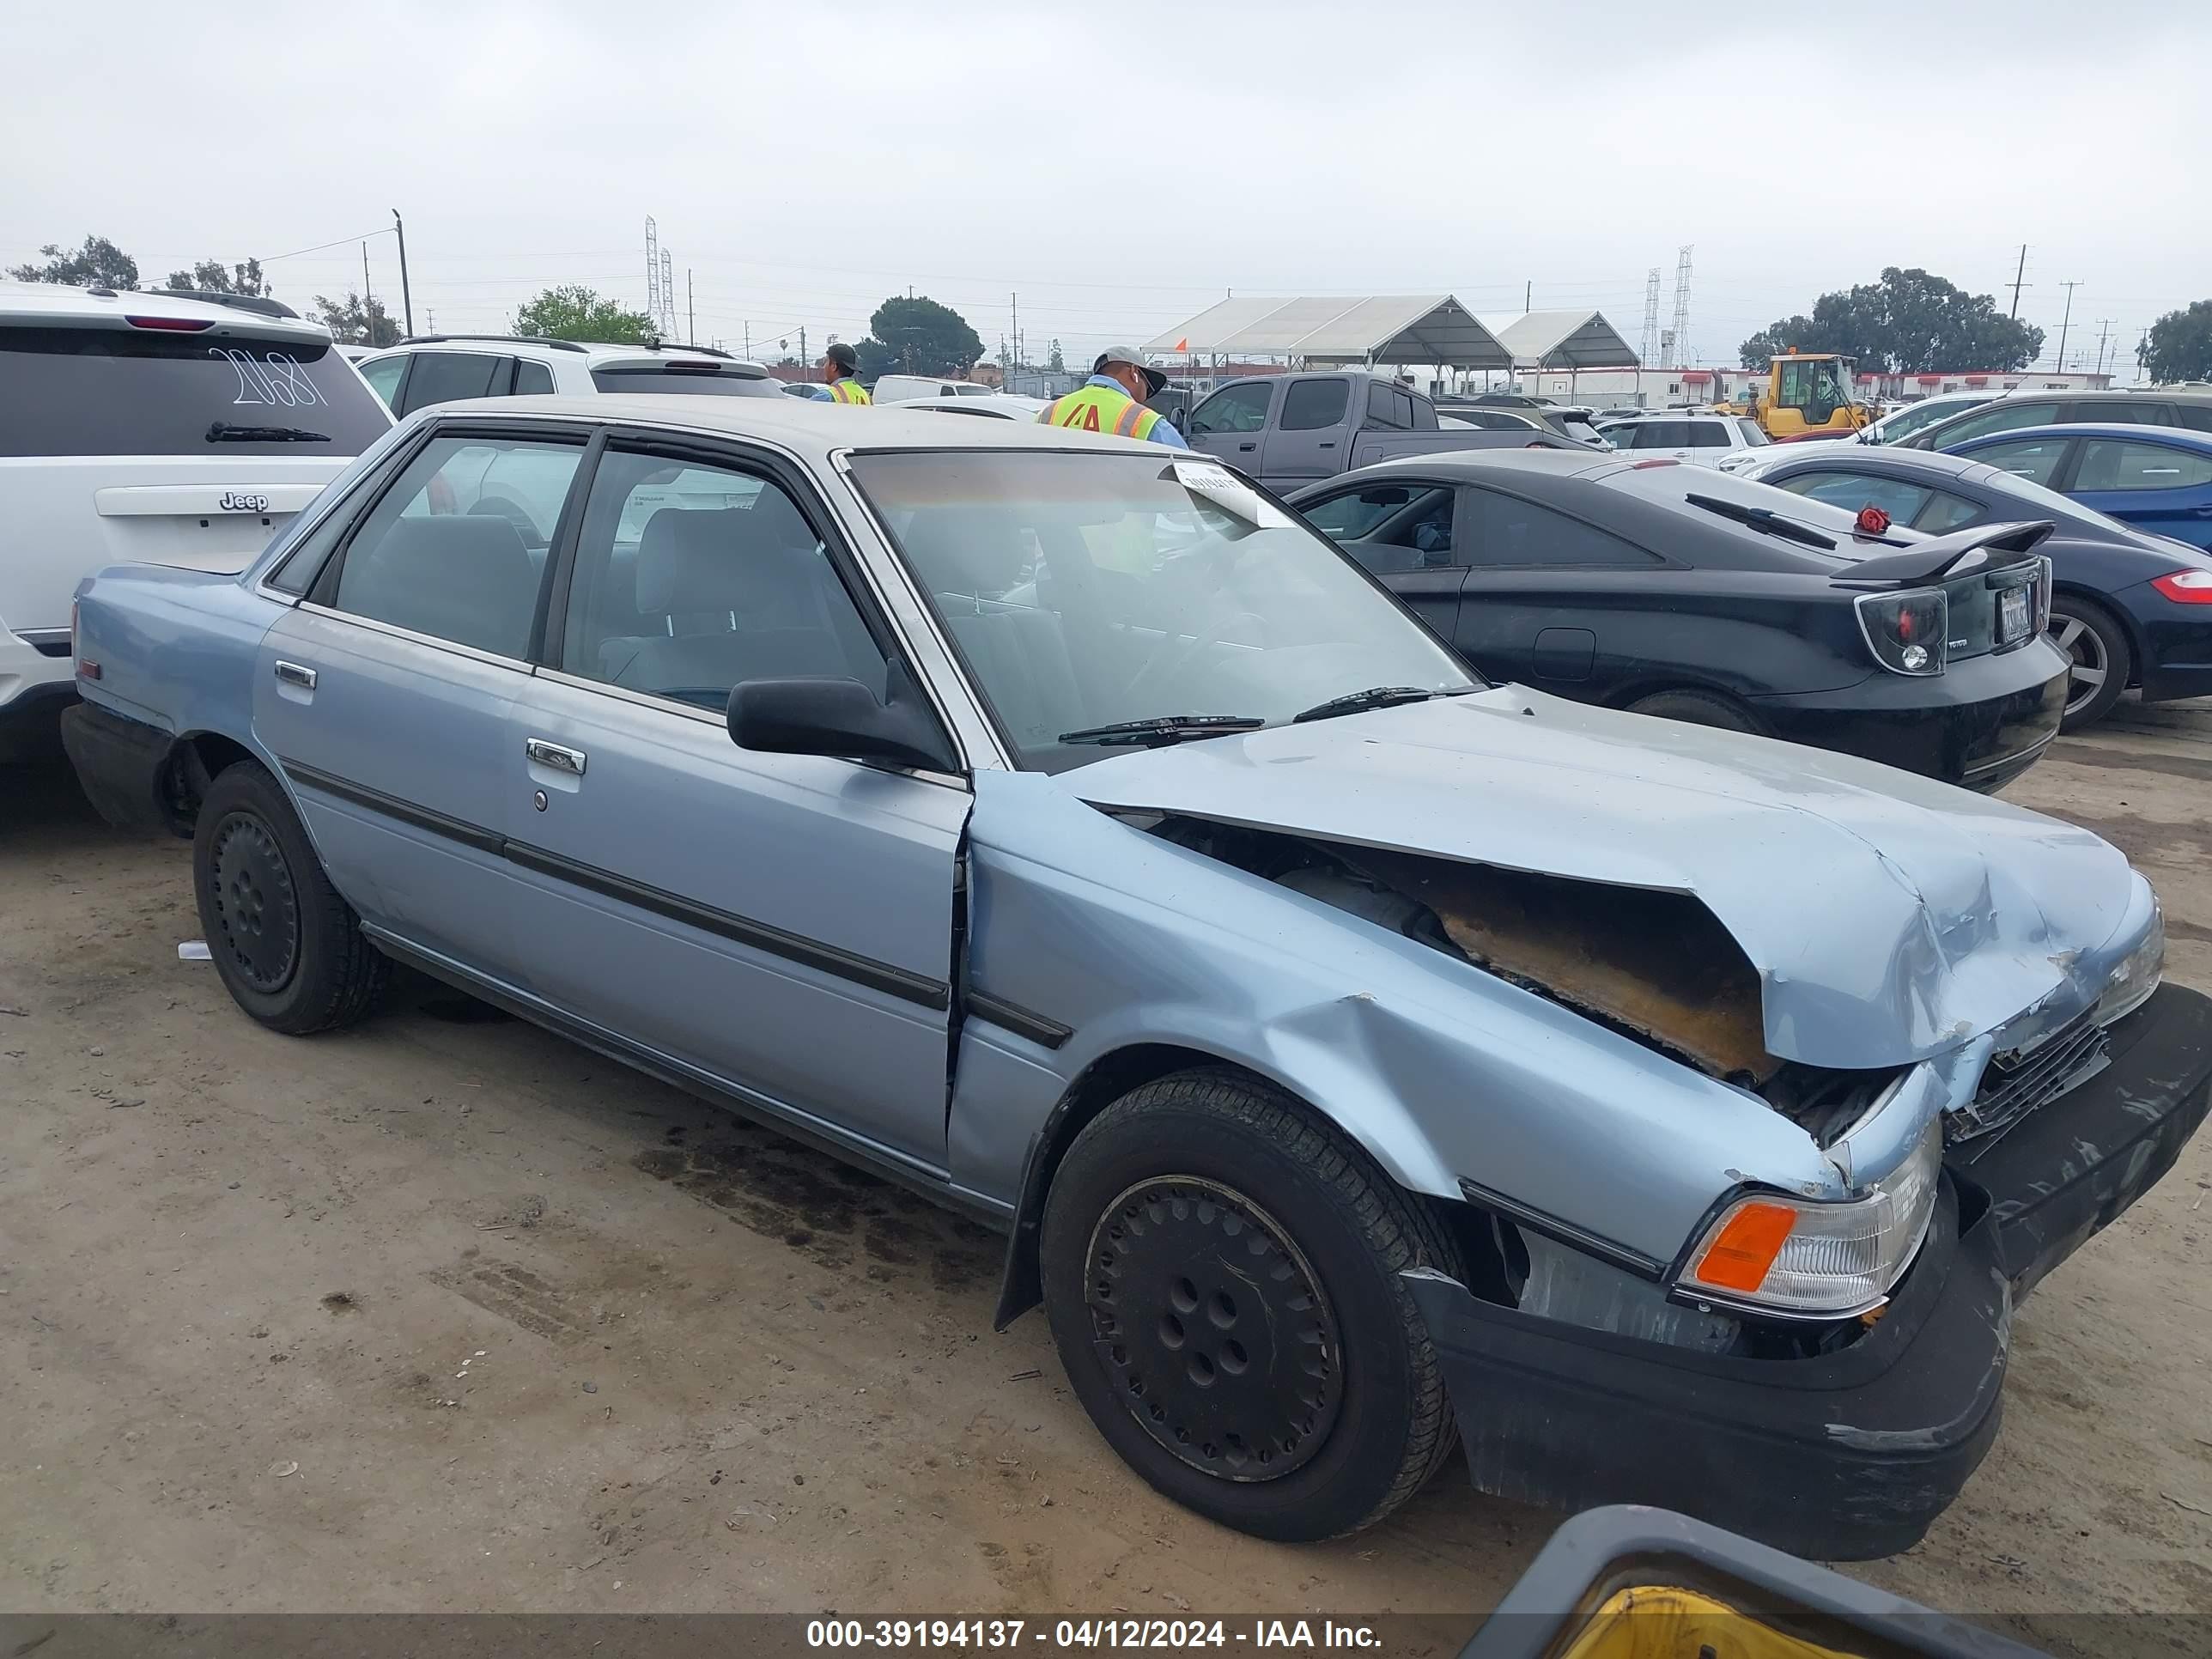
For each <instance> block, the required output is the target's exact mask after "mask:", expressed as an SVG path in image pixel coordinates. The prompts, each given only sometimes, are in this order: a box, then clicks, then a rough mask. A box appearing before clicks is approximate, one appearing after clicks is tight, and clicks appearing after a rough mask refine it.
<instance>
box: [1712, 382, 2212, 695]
mask: <svg viewBox="0 0 2212 1659" xmlns="http://www.w3.org/2000/svg"><path fill="white" fill-rule="evenodd" d="M2170 437H2172V438H2187V439H2189V440H2191V441H2193V442H2194V443H2195V444H2196V445H2197V447H2199V448H2200V449H2201V450H2203V451H2204V452H2205V454H2206V456H2207V457H2212V441H2208V440H2207V439H2205V438H2203V437H2201V436H2199V435H2197V434H2194V433H2187V434H2181V433H2169V432H2168V431H2166V429H2165V428H2157V427H2148V428H2147V427H2139V426H2130V427H2110V426H2065V427H2057V428H2049V427H2046V428H2037V429H2036V430H2034V431H2033V432H2006V433H2002V434H1992V435H1990V437H1988V438H1986V439H1982V440H1976V441H1972V442H1969V443H1966V444H1962V445H1961V446H1960V447H1959V449H1958V450H1956V451H1954V452H1952V453H1933V452H1930V451H1928V450H1923V449H1911V448H1902V447H1898V446H1896V445H1891V444H1885V445H1882V446H1881V447H1878V448H1876V447H1866V446H1863V445H1857V444H1852V445H1843V444H1787V445H1782V446H1778V447H1777V448H1776V449H1775V450H1773V451H1772V452H1771V459H1766V460H1764V461H1762V462H1760V463H1759V464H1757V465H1754V466H1753V467H1752V468H1751V469H1750V470H1749V471H1747V472H1746V473H1744V474H1742V475H1741V476H1743V477H1751V478H1755V479H1757V480H1758V481H1759V483H1767V484H1773V485H1775V486H1777V487H1778V488H1780V489H1788V490H1792V491H1794V492H1796V494H1798V495H1808V496H1811V497H1812V498H1813V499H1814V500H1816V501H1827V502H1830V503H1832V504H1833V505H1835V506H1838V507H1844V508H1846V509H1849V510H1850V511H1853V512H1856V511H1857V510H1858V509H1859V508H1861V507H1880V508H1881V510H1882V511H1883V512H1885V513H1887V514H1888V515H1889V517H1890V519H1891V520H1892V521H1893V523H1896V524H1899V525H1905V526H1911V528H1912V529H1915V530H1918V531H1923V532H1929V533H1930V534H1935V535H1942V534H1943V533H1945V532H1949V531H1954V530H1963V529H1966V528H1968V527H1969V526H1973V525H1977V524H1981V523H1984V522H1989V521H1992V520H2017V519H2049V520H2052V521H2054V522H2055V523H2056V524H2057V526H2058V529H2057V533H2056V534H2055V535H2053V536H2052V537H2051V539H2050V540H2048V541H2046V542H2045V543H2044V544H2043V547H2042V551H2043V552H2044V553H2045V554H2046V555H2047V556H2049V557H2050V560H2051V576H2052V583H2053V591H2052V594H2051V640H2052V642H2053V643H2054V644H2056V645H2057V646H2058V647H2059V648H2060V649H2062V650H2063V651H2064V652H2065V653H2067V655H2068V656H2069V658H2071V659H2072V660H2073V678H2072V681H2071V683H2070V684H2069V688H2068V694H2067V700H2066V719H2065V726H2064V729H2065V730H2067V731H2069V732H2076V731H2079V730H2081V728H2082V727H2083V726H2087V725H2088V724H2090V723H2091V722H2092V721H2093V720H2100V719H2101V718H2103V716H2104V715H2105V714H2106V713H2107V712H2109V711H2110V710H2111V708H2112V705H2113V704H2114V703H2116V702H2118V701H2119V697H2120V694H2121V692H2122V691H2124V690H2126V689H2127V688H2128V687H2129V686H2130V685H2134V686H2139V687H2140V688H2141V689H2142V698H2143V701H2144V702H2166V701H2169V700H2171V699H2172V698H2176V697H2197V696H2212V556H2207V555H2206V554H2204V553H2203V552H2200V551H2198V550H2197V549H2196V548H2193V547H2190V546H2186V545H2184V544H2181V543H2179V542H2177V541H2174V540H2172V539H2171V538H2168V537H2166V536H2163V535H2158V534H2154V533H2150V532H2148V530H2147V529H2139V528H2136V527H2135V526H2132V525H2129V524H2125V523H2123V522H2121V521H2120V520H2118V518H2116V517H2113V516H2112V514H2111V513H2108V512H2100V511H2098V510H2096V507H2097V506H2099V505H2101V504H2102V502H2103V501H2105V500H2106V499H2108V498H2109V497H2108V496H2107V495H2103V494H2100V495H2097V496H2095V497H2094V498H2093V500H2085V499H2083V498H2081V497H2080V496H2078V495H2077V496H2073V497H2069V496H2067V495H2061V494H2059V493H2058V492H2057V489H2055V488H2052V487H2051V485H2050V484H2049V483H2047V482H2044V481H2041V480H2039V478H2038V477H2037V476H2036V475H2037V474H2038V473H2041V474H2042V475H2043V476H2044V477H2045V478H2046V479H2047V478H2051V477H2075V476H2076V475H2077V474H2078V475H2079V476H2082V477H2087V478H2089V479H2091V480H2092V481H2100V480H2101V478H2102V477H2103V476H2104V470H2105V469H2106V468H2107V467H2109V466H2116V465H2130V466H2132V467H2133V468H2134V469H2135V471H2134V472H2133V473H2132V474H2131V475H2130V476H2133V477H2137V478H2149V479H2152V480H2157V479H2160V478H2163V477H2165V476H2166V475H2165V474H2164V473H2163V472H2162V471H2158V470H2157V469H2159V468H2162V467H2164V466H2166V465H2168V464H2169V463H2171V464H2173V465H2179V467H2181V468H2182V469H2184V476H2191V474H2190V473H2189V472H2188V471H2187V469H2188V468H2189V467H2190V465H2191V463H2190V462H2189V461H2188V460H2187V459H2183V458H2179V457H2175V456H2172V453H2171V452H2169V451H2167V450H2165V449H2163V448H2155V447H2154V446H2156V445H2157V444H2159V443H2160V442H2162V441H2164V440H2166V439H2167V438H2170ZM2091 445H2095V446H2098V447H2099V453H2098V454H2097V455H2096V457H2095V459H2094V460H2093V463H2090V462H2087V461H2086V460H2085V459H2083V458H2081V456H2080V455H2079V454H2078V452H2079V451H2081V449H2083V448H2084V447H2088V446H2091ZM2108 448H2117V449H2119V450H2121V451H2124V452H2126V453H2124V454H2123V455H2122V456H2119V457H2118V458H2108V457H2107V455H2106V453H2104V452H2105V451H2106V449H2108ZM2069 449H2071V450H2073V451H2075V452H2077V453H2075V454H2072V455H2069V453H2067V452H2068V451H2069ZM2139 450H2140V451H2144V452H2146V453H2144V454H2143V455H2142V456H2141V457H2137V456H2136V452H2137V451H2139ZM1969 452H1972V453H1969ZM2090 465H2093V466H2094V468H2095V469H2096V470H2095V471H2089V470H2087V469H2088V467H2089V466H2090ZM2200 465H2202V466H2203V467H2205V468H2207V469H2212V459H2206V460H2203V461H2202V462H2200ZM2061 466H2063V467H2065V468H2067V469H2068V470H2067V471H2059V468H2060V467H2061ZM2163 493H2164V491H2163V490H2161V489H2157V488H2153V487H2147V488H2143V489H2137V490H2133V491H2115V492H2111V494H2112V495H2134V496H2139V497H2140V496H2150V495H2159V494H2163ZM2173 493H2174V494H2175V495H2183V496H2188V497H2191V499H2202V498H2203V493H2204V492H2203V490H2202V489H2198V490H2193V491H2192V490H2191V489H2188V488H2187V487H2186V486H2179V485H2178V486H2176V487H2175V488H2174V489H2173ZM2198 522H2201V523H2204V524H2207V525H2208V526H2212V518H2208V519H2206V520H2199V521H2198Z"/></svg>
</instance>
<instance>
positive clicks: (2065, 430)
mask: <svg viewBox="0 0 2212 1659" xmlns="http://www.w3.org/2000/svg"><path fill="white" fill-rule="evenodd" d="M2021 438H2148V439H2151V440H2153V441H2156V442H2159V443H2162V444H2166V445H2167V446H2169V447H2172V448H2175V449H2200V450H2204V451H2206V452H2208V453H2212V432H2198V431H2195V430H2193V429H2192V428H2189V427H2185V426H2142V425H2138V424H2137V423H2136V422H2133V421H2065V422H2051V423H2050V424H2048V425H2045V426H2016V427H2014V428H2011V429H2009V430H2008V431H2004V432H1984V433H1982V434H1980V435H1978V436H1976V437H1972V438H1961V439H1960V440H1959V441H1960V444H1961V445H1965V444H1992V443H1996V442H1998V441H2003V440H2018V439H2021ZM1952 453H1959V452H1957V451H1954V452H1952Z"/></svg>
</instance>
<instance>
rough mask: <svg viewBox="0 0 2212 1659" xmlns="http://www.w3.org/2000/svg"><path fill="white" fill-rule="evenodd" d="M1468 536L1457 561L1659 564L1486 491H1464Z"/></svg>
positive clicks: (1591, 530) (1609, 538) (1530, 505)
mask: <svg viewBox="0 0 2212 1659" xmlns="http://www.w3.org/2000/svg"><path fill="white" fill-rule="evenodd" d="M1468 520H1470V521H1471V526H1472V533H1471V534H1470V535H1469V536H1468V538H1467V540H1468V545H1466V546H1462V548H1461V549H1460V553H1461V562H1462V563H1471V564H1473V565H1474V566H1475V567H1476V568H1481V567H1483V566H1486V565H1583V566H1589V565H1597V566H1610V567H1613V568H1629V569H1649V568H1652V567H1654V566H1656V565H1657V564H1658V563H1659V562H1660V561H1659V560H1658V559H1657V558H1656V557H1655V556H1652V555H1651V554H1649V553H1646V552H1645V551H1644V550H1643V549H1642V548H1640V547H1633V546H1631V545H1630V544H1628V543H1626V542H1625V541H1623V540H1621V539H1620V538H1619V537H1618V536H1613V535H1608V534H1607V532H1604V531H1602V530H1600V529H1597V528H1596V527H1595V526H1591V525H1586V524H1584V523H1583V521H1582V520H1579V519H1571V518H1569V517H1568V516H1567V515H1566V514H1565V513H1555V512H1553V510H1552V509H1551V508H1550V507H1539V506H1537V505H1536V504H1535V503H1534V501H1522V500H1521V499H1520V498H1519V497H1518V496H1516V495H1498V494H1496V493H1494V492H1492V491H1491V490H1487V489H1470V490H1469V491H1468Z"/></svg>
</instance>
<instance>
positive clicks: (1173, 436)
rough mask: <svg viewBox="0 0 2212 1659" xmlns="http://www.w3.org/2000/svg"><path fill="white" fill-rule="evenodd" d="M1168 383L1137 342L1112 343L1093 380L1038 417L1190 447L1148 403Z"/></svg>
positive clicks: (1101, 357)
mask: <svg viewBox="0 0 2212 1659" xmlns="http://www.w3.org/2000/svg"><path fill="white" fill-rule="evenodd" d="M1167 383H1168V377H1167V376H1166V375H1164V374H1161V373H1160V372H1159V370H1158V369H1157V368H1150V367H1148V366H1147V365H1146V362H1145V361H1144V359H1143V358H1141V357H1139V356H1138V355H1137V349H1136V348H1135V347H1134V346H1109V347H1107V349H1105V350H1103V351H1102V352H1100V353H1099V354H1098V361H1097V362H1095V363H1093V364H1092V365H1091V378H1090V379H1089V380H1085V382H1084V383H1083V384H1082V385H1081V386H1078V387H1076V388H1075V390H1074V391H1073V392H1069V393H1068V394H1067V395H1066V397H1065V398H1060V399H1059V400H1058V401H1057V402H1055V403H1054V404H1053V405H1052V407H1051V408H1049V409H1048V410H1045V411H1044V412H1043V413H1042V414H1041V415H1039V416H1037V419H1038V420H1039V421H1040V422H1042V423H1043V424H1044V425H1046V426H1067V427H1075V428H1079V429H1080V430H1082V431H1085V432H1111V433H1114V434H1115V435H1117V436H1120V437H1123V438H1142V439H1145V440H1146V441H1150V442H1152V443H1156V444H1165V445H1166V446H1167V447H1169V448H1170V449H1188V448H1189V447H1190V446H1189V445H1188V444H1187V443H1185V442H1184V441H1183V439H1182V433H1180V432H1178V431H1176V429H1175V423H1174V422H1171V421H1170V420H1169V419H1168V418H1167V417H1166V416H1164V415H1162V414H1161V413H1160V412H1159V411H1158V410H1156V409H1147V408H1146V407H1145V399H1146V398H1150V397H1152V396H1154V395H1155V394H1157V393H1158V391H1159V389H1160V388H1161V387H1162V386H1165V385H1166V384H1167Z"/></svg>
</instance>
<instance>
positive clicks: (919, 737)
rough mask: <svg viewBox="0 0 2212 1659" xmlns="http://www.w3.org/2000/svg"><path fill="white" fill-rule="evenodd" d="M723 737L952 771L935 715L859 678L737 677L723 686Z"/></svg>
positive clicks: (781, 751) (759, 746)
mask: <svg viewBox="0 0 2212 1659" xmlns="http://www.w3.org/2000/svg"><path fill="white" fill-rule="evenodd" d="M729 726H730V740H731V741H732V742H733V743H735V744H737V745H738V748H740V749H749V750H754V751H755V752H757V753H759V754H763V755H826V756H832V757H837V758H839V759H843V760H864V761H883V762H885V763H888V764H890V765H892V766H908V767H913V768H915V769H917V770H920V771H926V772H953V773H957V772H958V771H959V770H960V763H959V761H958V760H957V758H956V757H954V755H953V753H952V751H951V745H950V744H948V743H947V742H946V740H945V735H944V733H943V732H940V731H939V729H938V726H937V722H936V720H934V719H933V717H932V716H930V715H929V714H925V713H924V712H923V711H922V709H921V707H920V706H919V704H918V703H917V702H915V700H914V699H913V698H911V697H910V696H909V697H908V698H905V699H902V698H901V697H899V696H897V695H896V676H895V677H894V691H893V695H892V697H891V700H890V702H877V701H876V695H875V693H874V692H872V691H871V690H868V688H867V687H866V686H865V685H863V684H860V681H858V680H849V679H835V678H827V677H823V678H807V679H779V680H741V681H739V682H738V684H737V685H736V686H735V687H734V688H732V690H731V692H730V708H729Z"/></svg>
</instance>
